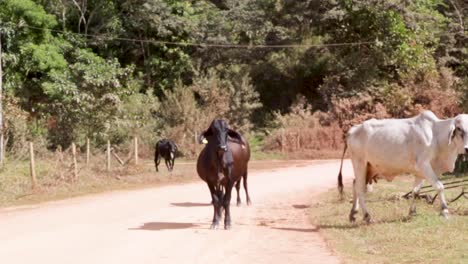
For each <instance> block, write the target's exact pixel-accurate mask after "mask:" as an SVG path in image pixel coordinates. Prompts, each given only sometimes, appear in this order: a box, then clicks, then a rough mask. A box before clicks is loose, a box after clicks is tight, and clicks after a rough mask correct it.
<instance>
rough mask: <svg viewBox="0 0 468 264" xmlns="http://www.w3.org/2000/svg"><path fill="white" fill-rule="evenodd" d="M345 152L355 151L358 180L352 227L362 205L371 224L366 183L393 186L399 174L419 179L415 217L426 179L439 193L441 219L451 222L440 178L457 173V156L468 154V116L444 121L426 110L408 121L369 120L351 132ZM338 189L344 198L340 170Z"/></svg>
mask: <svg viewBox="0 0 468 264" xmlns="http://www.w3.org/2000/svg"><path fill="white" fill-rule="evenodd" d="M346 148H349V150H350V156H351V160H352V164H353V169H354V177H355V179H354V183H353V185H354V186H353V187H354V188H353V207H352V209H351V212H350V214H349V220H350V221H351V222H354V221H355V220H356V218H355V214H356V213H357V212H358V211H357V210H358V209H359V205H360V206H361V208H362V211H363V214H364V220H365V221H366V222H367V223H370V222H371V221H372V219H371V216H370V214H369V212H368V211H367V207H366V203H365V200H364V199H365V192H366V183H371V182H372V180H373V179H376V178H385V179H387V180H389V181H391V180H393V178H394V177H395V176H397V175H400V174H413V175H415V182H414V186H413V191H412V192H413V201H412V203H411V206H410V215H413V214H415V213H416V206H415V201H414V197H415V194H417V193H419V190H420V189H421V186H422V184H423V181H424V179H427V180H428V181H429V182H430V183H431V184H432V186H433V187H434V188H435V189H436V190H437V191H438V193H439V197H440V203H441V215H442V216H444V217H445V218H448V208H447V202H446V200H445V195H444V185H443V184H442V182H441V181H439V179H438V175H441V174H442V173H444V172H447V171H453V169H454V167H455V161H456V159H457V156H458V155H459V154H463V153H467V152H468V115H466V114H461V115H457V116H456V117H455V118H450V119H446V120H441V119H439V118H437V117H436V116H435V115H434V113H432V112H431V111H424V112H422V113H421V114H419V115H417V116H415V117H412V118H407V119H382V120H376V119H370V120H367V121H365V122H363V123H362V124H360V125H355V126H353V127H352V128H351V129H350V130H349V131H348V133H347V136H346V146H345V149H344V151H343V158H344V154H345V152H346ZM343 158H342V159H341V165H343ZM338 187H339V190H340V193H342V192H343V180H342V174H341V168H340V173H339V175H338Z"/></svg>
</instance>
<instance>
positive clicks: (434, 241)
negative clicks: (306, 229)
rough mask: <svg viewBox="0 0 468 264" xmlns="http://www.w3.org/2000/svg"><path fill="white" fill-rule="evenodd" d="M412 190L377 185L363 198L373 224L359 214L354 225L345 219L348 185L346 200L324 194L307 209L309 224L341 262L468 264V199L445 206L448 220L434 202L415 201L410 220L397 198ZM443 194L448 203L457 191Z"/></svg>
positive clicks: (399, 183)
mask: <svg viewBox="0 0 468 264" xmlns="http://www.w3.org/2000/svg"><path fill="white" fill-rule="evenodd" d="M465 179H466V177H465ZM411 186H412V181H408V180H405V179H403V178H400V179H397V180H396V181H394V182H391V183H388V182H383V181H379V183H377V184H375V185H374V191H373V192H371V193H368V194H367V199H366V201H367V206H368V209H369V212H370V214H371V216H372V217H373V219H374V221H375V223H373V224H371V225H366V224H365V223H364V222H363V220H362V213H361V211H359V214H358V215H357V221H356V223H355V224H351V223H350V222H349V221H348V215H349V212H350V210H351V198H352V190H351V186H348V187H347V188H346V189H345V192H346V199H345V200H344V201H340V199H339V196H338V191H337V190H330V191H329V192H327V193H325V194H323V195H322V196H321V197H320V199H319V200H320V202H318V203H316V204H314V205H313V206H312V208H311V209H310V216H311V221H312V223H313V224H315V225H317V226H318V228H319V229H320V232H321V233H322V234H323V236H324V237H325V239H326V241H327V243H328V244H329V246H330V247H331V248H332V249H334V250H335V251H336V253H337V254H338V255H339V256H340V257H341V259H342V260H343V262H344V263H468V243H466V241H467V240H466V239H467V237H468V199H465V198H463V197H462V198H460V199H459V200H457V201H455V202H453V203H451V204H450V205H449V210H450V214H451V215H450V218H449V220H445V219H443V218H442V217H440V216H439V211H440V210H439V208H440V204H439V203H438V199H437V200H436V202H435V203H434V205H429V204H427V203H426V202H425V201H424V200H417V205H416V209H417V215H416V216H415V217H412V218H410V217H408V211H409V206H410V200H406V199H404V198H401V197H402V195H404V194H405V193H406V192H407V191H409V190H411ZM446 192H447V200H451V199H453V198H455V197H456V196H458V195H459V194H460V193H461V188H456V189H450V190H446Z"/></svg>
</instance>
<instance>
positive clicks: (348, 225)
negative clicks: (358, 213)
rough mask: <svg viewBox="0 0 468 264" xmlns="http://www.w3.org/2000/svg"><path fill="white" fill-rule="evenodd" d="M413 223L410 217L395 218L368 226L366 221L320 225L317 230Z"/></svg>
mask: <svg viewBox="0 0 468 264" xmlns="http://www.w3.org/2000/svg"><path fill="white" fill-rule="evenodd" d="M409 221H411V217H410V216H399V217H395V218H392V219H384V220H375V221H373V222H372V223H370V224H367V223H366V222H364V221H356V222H355V223H349V222H348V223H338V224H318V225H317V228H318V229H341V230H345V229H354V228H359V227H362V226H369V227H371V226H375V225H381V224H391V223H401V222H403V223H406V222H409Z"/></svg>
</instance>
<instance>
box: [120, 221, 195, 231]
mask: <svg viewBox="0 0 468 264" xmlns="http://www.w3.org/2000/svg"><path fill="white" fill-rule="evenodd" d="M194 227H199V225H197V224H193V223H173V222H149V223H144V224H143V225H142V226H140V227H137V228H129V230H149V231H160V230H176V229H188V228H194Z"/></svg>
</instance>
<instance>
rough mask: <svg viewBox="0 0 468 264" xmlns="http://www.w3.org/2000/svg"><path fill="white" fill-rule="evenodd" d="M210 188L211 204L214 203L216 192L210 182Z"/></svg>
mask: <svg viewBox="0 0 468 264" xmlns="http://www.w3.org/2000/svg"><path fill="white" fill-rule="evenodd" d="M208 189H210V197H211V204H214V199H213V195H214V193H215V189H214V186H212V185H210V184H208Z"/></svg>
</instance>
